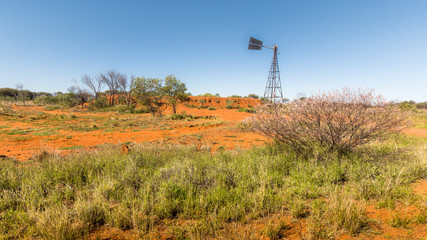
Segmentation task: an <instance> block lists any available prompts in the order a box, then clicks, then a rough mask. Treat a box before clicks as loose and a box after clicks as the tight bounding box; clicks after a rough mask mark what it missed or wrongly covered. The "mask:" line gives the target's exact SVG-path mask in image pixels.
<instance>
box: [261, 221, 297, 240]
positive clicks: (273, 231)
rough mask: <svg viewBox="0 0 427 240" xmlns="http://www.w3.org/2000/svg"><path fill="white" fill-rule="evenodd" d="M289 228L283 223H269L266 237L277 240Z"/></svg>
mask: <svg viewBox="0 0 427 240" xmlns="http://www.w3.org/2000/svg"><path fill="white" fill-rule="evenodd" d="M290 228H291V227H290V226H289V225H287V224H286V223H285V222H283V221H281V222H280V223H279V224H277V225H275V224H273V223H270V224H269V226H267V230H266V235H267V237H269V238H270V239H271V240H279V239H282V238H283V237H284V236H285V234H284V232H285V231H286V230H289V229H290Z"/></svg>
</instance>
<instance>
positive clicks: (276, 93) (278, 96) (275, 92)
mask: <svg viewBox="0 0 427 240" xmlns="http://www.w3.org/2000/svg"><path fill="white" fill-rule="evenodd" d="M273 51H274V53H273V61H272V62H271V66H270V71H269V72H268V79H267V85H266V86H265V91H264V98H267V99H270V100H271V101H272V102H273V103H281V102H283V94H282V82H281V81H280V71H279V63H278V61H277V45H274V47H273Z"/></svg>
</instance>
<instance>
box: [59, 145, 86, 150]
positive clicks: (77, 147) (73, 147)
mask: <svg viewBox="0 0 427 240" xmlns="http://www.w3.org/2000/svg"><path fill="white" fill-rule="evenodd" d="M80 148H83V146H81V145H77V146H71V147H63V148H59V150H72V149H80Z"/></svg>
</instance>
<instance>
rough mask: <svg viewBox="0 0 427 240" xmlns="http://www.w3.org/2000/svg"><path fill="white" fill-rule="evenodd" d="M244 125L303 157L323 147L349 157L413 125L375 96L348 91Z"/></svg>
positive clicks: (269, 111)
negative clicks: (285, 145)
mask: <svg viewBox="0 0 427 240" xmlns="http://www.w3.org/2000/svg"><path fill="white" fill-rule="evenodd" d="M246 123H247V124H248V126H250V127H251V128H252V129H253V130H255V131H258V132H261V133H263V134H264V135H266V136H268V137H270V138H272V139H274V140H276V141H278V142H281V143H285V144H288V145H290V146H291V147H292V148H294V149H295V150H296V151H297V152H299V153H305V154H307V153H310V152H312V150H313V149H314V148H317V147H319V146H320V147H322V148H324V149H326V150H327V151H339V152H348V151H350V150H352V149H354V148H356V147H358V146H360V145H363V144H366V143H369V142H371V141H373V140H376V139H380V138H381V137H383V136H385V135H386V134H387V133H391V132H399V131H401V130H402V129H404V128H405V127H406V126H408V124H409V122H408V120H407V116H406V114H405V113H404V112H402V111H401V110H400V109H399V108H398V107H397V106H395V105H392V104H391V103H390V102H388V101H386V100H385V99H384V98H383V97H382V96H380V95H375V94H374V91H373V90H363V89H358V90H353V89H348V88H344V89H341V90H334V91H330V92H324V93H320V94H317V95H314V96H312V97H309V98H306V99H302V100H301V99H300V100H294V101H292V102H290V103H288V104H275V105H272V104H268V105H264V106H261V107H260V108H259V109H258V110H257V113H256V114H254V115H253V116H252V117H251V118H250V119H248V120H247V122H246Z"/></svg>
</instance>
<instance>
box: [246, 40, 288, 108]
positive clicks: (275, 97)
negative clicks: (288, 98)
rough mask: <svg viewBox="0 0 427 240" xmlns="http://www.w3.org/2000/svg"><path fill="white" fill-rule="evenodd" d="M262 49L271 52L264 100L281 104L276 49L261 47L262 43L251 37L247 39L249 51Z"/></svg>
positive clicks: (280, 84) (281, 94)
mask: <svg viewBox="0 0 427 240" xmlns="http://www.w3.org/2000/svg"><path fill="white" fill-rule="evenodd" d="M263 47H265V48H269V49H272V50H273V61H272V62H271V66H270V71H269V72H268V79H267V85H266V86H265V91H264V98H267V99H270V101H272V102H273V103H282V102H283V93H282V82H281V81H280V71H279V63H278V61H277V54H278V48H277V45H274V46H273V47H270V46H264V45H262V41H260V40H258V39H255V38H253V37H251V38H250V39H249V47H248V49H250V50H261V49H262V48H263Z"/></svg>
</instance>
